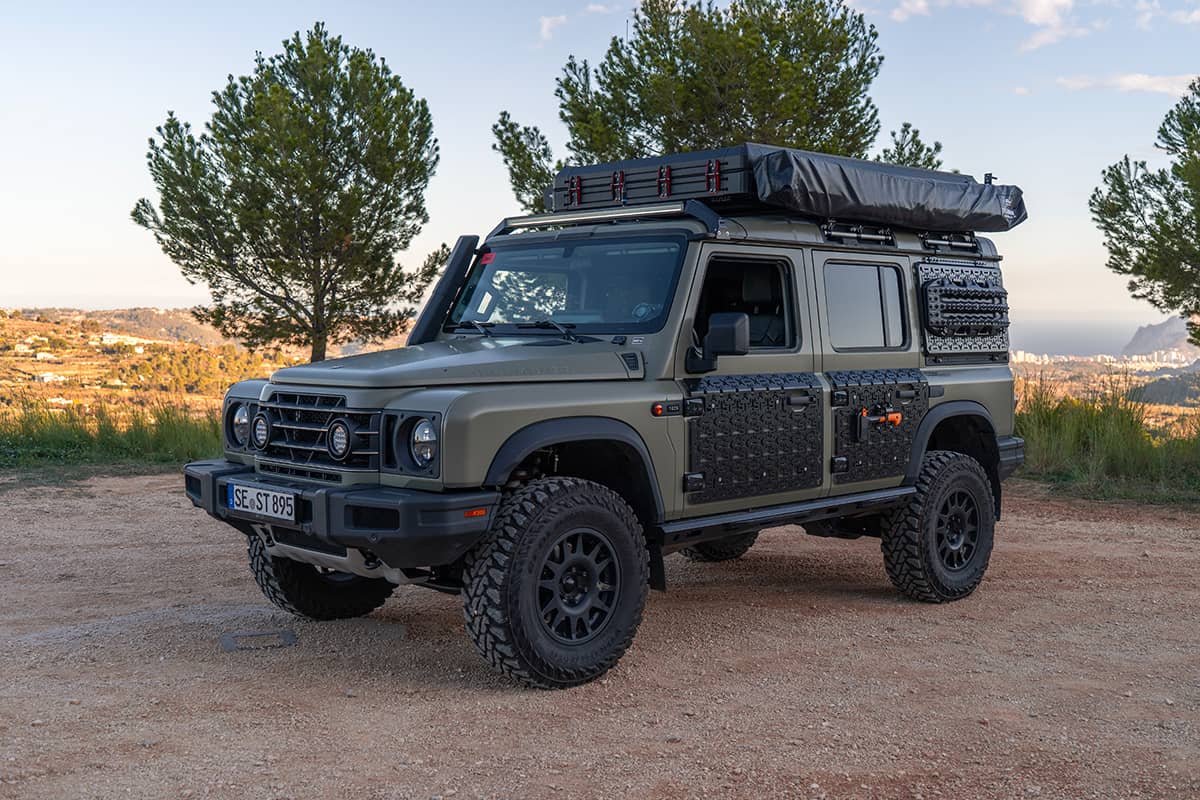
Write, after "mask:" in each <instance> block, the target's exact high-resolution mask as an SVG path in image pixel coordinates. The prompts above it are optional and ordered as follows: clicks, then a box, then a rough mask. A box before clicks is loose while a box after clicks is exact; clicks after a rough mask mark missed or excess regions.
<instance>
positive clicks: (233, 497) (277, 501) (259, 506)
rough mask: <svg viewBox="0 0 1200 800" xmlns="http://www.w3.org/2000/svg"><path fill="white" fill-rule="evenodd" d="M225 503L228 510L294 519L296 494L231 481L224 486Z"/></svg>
mask: <svg viewBox="0 0 1200 800" xmlns="http://www.w3.org/2000/svg"><path fill="white" fill-rule="evenodd" d="M226 492H227V493H228V494H227V498H226V504H227V505H228V506H229V510H230V511H243V512H246V513H248V514H256V515H258V516H260V517H270V518H271V519H282V520H286V521H288V522H295V521H296V495H295V494H293V493H292V492H277V491H274V490H272V489H260V488H258V487H257V486H243V485H241V484H238V483H231V484H229V485H228V486H227V487H226Z"/></svg>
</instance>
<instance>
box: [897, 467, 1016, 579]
mask: <svg viewBox="0 0 1200 800" xmlns="http://www.w3.org/2000/svg"><path fill="white" fill-rule="evenodd" d="M916 488H917V493H916V494H915V495H913V497H912V498H911V499H910V500H909V501H908V503H907V505H905V506H903V507H901V508H900V509H898V510H897V512H896V513H895V515H894V516H893V518H892V523H891V525H890V526H889V528H888V529H887V530H885V531H884V534H883V538H882V542H881V547H882V550H883V563H884V566H885V567H886V568H887V573H888V577H889V578H891V580H892V583H893V584H894V585H895V586H896V588H897V589H899V590H900V591H901V593H903V594H905V595H907V596H908V597H911V598H912V599H914V600H921V601H923V602H926V603H945V602H948V601H951V600H959V599H961V598H963V597H966V596H967V595H969V594H971V592H973V591H975V588H976V587H977V586H979V582H980V581H982V580H983V574H984V572H986V571H987V567H988V560H989V559H990V558H991V555H992V541H993V536H994V534H995V528H996V516H995V504H994V502H993V499H992V486H991V483H990V482H989V481H988V476H987V473H986V472H984V470H983V467H982V466H981V465H980V464H979V462H978V461H976V460H975V459H973V458H971V457H970V456H967V455H963V454H962V453H954V452H950V451H947V450H933V451H930V452H928V453H926V454H925V458H924V459H923V460H922V461H921V471H920V473H919V474H918V476H917V483H916Z"/></svg>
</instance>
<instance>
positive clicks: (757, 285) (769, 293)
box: [742, 264, 775, 306]
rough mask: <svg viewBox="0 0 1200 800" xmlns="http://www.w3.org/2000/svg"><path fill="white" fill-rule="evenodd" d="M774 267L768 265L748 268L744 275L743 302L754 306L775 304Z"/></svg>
mask: <svg viewBox="0 0 1200 800" xmlns="http://www.w3.org/2000/svg"><path fill="white" fill-rule="evenodd" d="M773 273H774V267H771V266H769V265H767V264H763V265H762V266H757V265H756V266H753V267H747V268H746V270H745V271H744V272H743V273H742V300H744V301H745V302H747V303H749V304H750V305H753V306H765V305H770V304H771V303H773V302H775V281H774V280H773V279H774V274H773Z"/></svg>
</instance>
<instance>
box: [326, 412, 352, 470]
mask: <svg viewBox="0 0 1200 800" xmlns="http://www.w3.org/2000/svg"><path fill="white" fill-rule="evenodd" d="M329 455H331V456H333V457H334V458H336V459H337V460H338V461H341V460H342V459H343V458H345V457H346V456H348V455H350V426H349V425H347V424H346V423H344V422H342V421H341V420H338V421H337V422H335V423H333V424H332V425H330V426H329Z"/></svg>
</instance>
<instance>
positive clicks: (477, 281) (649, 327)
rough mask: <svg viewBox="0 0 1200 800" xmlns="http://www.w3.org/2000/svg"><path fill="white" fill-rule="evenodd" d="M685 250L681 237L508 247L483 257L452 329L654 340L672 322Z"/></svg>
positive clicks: (452, 319) (457, 308)
mask: <svg viewBox="0 0 1200 800" xmlns="http://www.w3.org/2000/svg"><path fill="white" fill-rule="evenodd" d="M686 246H687V240H686V239H685V238H684V237H683V236H660V237H656V238H649V237H641V238H630V239H615V238H614V239H588V240H584V241H578V242H569V243H565V244H564V243H563V242H547V243H545V244H533V243H530V244H522V243H519V242H512V243H509V242H505V243H503V244H501V245H499V246H497V247H495V249H493V250H491V251H489V252H487V253H484V254H483V255H482V256H480V257H479V260H478V261H477V262H476V263H475V266H474V268H473V269H472V270H471V274H470V275H469V276H468V277H467V285H466V287H465V288H464V289H463V293H462V296H461V297H460V298H459V301H458V303H457V304H456V305H455V307H454V310H453V311H451V312H450V319H449V320H448V322H449V324H450V325H451V326H459V325H462V326H466V327H471V325H470V323H472V322H475V323H482V324H483V325H484V326H487V327H492V328H495V329H496V330H504V329H505V328H512V329H513V332H515V331H516V329H517V328H521V332H522V333H528V332H532V331H531V330H529V329H527V326H530V325H533V324H535V323H545V322H546V321H547V320H549V321H551V322H555V323H558V324H559V325H561V326H565V327H569V328H571V329H572V330H575V331H578V332H581V333H653V332H654V331H657V330H659V329H661V328H662V326H663V324H664V323H665V322H666V316H667V312H668V311H669V309H670V305H671V296H672V294H673V293H674V291H675V283H676V281H677V280H678V278H679V265H680V262H681V261H682V260H683V252H684V249H685V247H686ZM523 326H525V327H523ZM544 329H545V330H549V331H550V332H553V331H554V329H553V327H551V326H549V325H545V326H544Z"/></svg>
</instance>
